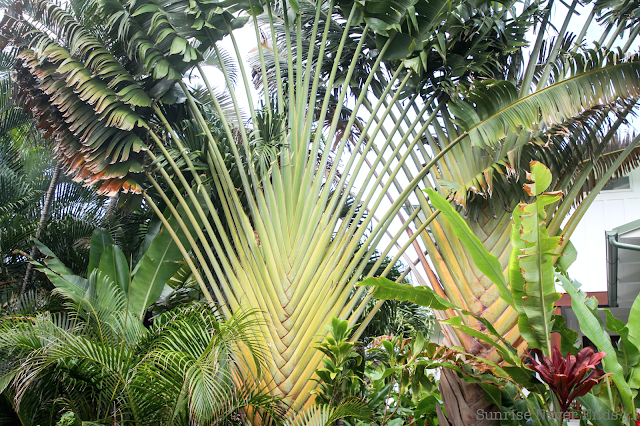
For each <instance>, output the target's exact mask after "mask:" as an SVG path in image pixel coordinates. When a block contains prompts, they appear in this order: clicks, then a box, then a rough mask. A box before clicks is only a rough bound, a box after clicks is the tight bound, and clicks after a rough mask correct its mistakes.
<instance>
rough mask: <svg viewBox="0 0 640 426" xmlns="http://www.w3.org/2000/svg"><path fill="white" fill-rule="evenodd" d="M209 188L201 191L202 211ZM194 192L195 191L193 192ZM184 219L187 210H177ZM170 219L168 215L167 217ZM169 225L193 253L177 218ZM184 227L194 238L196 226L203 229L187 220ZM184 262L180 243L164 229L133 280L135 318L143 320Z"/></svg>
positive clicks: (131, 294) (131, 305)
mask: <svg viewBox="0 0 640 426" xmlns="http://www.w3.org/2000/svg"><path fill="white" fill-rule="evenodd" d="M206 191H207V189H204V188H203V189H201V192H200V193H199V195H198V200H199V201H200V206H201V208H202V209H203V210H204V211H206V205H205V202H204V198H203V196H202V193H204V192H206ZM194 192H196V191H195V190H194ZM188 209H189V210H190V211H195V208H194V207H193V205H192V204H189V205H188ZM177 212H178V215H179V216H180V217H181V218H183V219H184V218H186V216H187V215H186V214H185V210H184V208H183V207H182V206H180V207H179V208H178V209H177ZM167 216H168V215H167ZM168 222H169V225H170V226H171V228H172V229H173V230H174V232H175V234H176V237H177V239H178V241H179V242H180V244H182V246H183V247H184V248H185V250H186V251H190V250H191V243H190V242H189V240H188V239H187V237H186V235H185V232H184V231H183V229H182V228H181V227H180V226H179V224H178V223H179V222H178V219H177V218H176V217H175V216H171V217H169V219H168ZM185 225H186V227H187V229H188V231H189V233H190V234H191V235H195V232H194V230H195V227H196V226H198V227H201V226H202V224H201V223H194V222H192V221H188V220H187V221H185ZM183 259H184V256H183V255H182V253H181V251H180V249H179V247H178V244H177V243H176V241H175V240H174V239H173V238H172V236H171V234H169V232H168V231H167V229H166V228H164V227H163V228H162V229H161V230H160V232H158V234H157V235H156V236H155V238H154V239H153V241H152V242H151V244H150V245H149V249H148V250H147V251H146V252H145V254H144V256H143V257H142V259H140V262H139V263H138V265H136V270H135V273H134V275H133V280H132V281H131V285H130V287H129V310H130V312H132V313H133V314H134V315H135V316H137V317H139V318H141V319H142V318H143V317H144V314H145V311H146V310H147V308H148V307H149V306H151V304H152V303H153V302H155V301H156V300H157V299H158V297H160V295H161V294H162V290H163V289H164V285H165V283H166V282H167V281H168V280H169V279H170V278H171V277H173V275H174V274H175V273H176V272H177V271H178V270H179V269H180V267H181V266H182V264H181V263H180V261H181V260H183Z"/></svg>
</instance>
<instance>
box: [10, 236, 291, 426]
mask: <svg viewBox="0 0 640 426" xmlns="http://www.w3.org/2000/svg"><path fill="white" fill-rule="evenodd" d="M108 240H109V238H108V234H106V233H104V231H97V232H96V233H95V234H94V237H93V238H92V250H91V256H90V258H91V259H98V260H99V263H98V264H97V265H95V266H94V268H93V270H91V272H90V274H89V278H88V279H84V278H82V277H79V276H77V275H73V274H72V273H70V271H68V270H67V269H66V268H65V267H64V265H62V263H61V262H60V261H59V260H58V259H57V258H53V257H52V258H50V259H48V260H45V264H47V266H48V267H49V268H51V269H48V270H47V275H48V276H49V277H51V278H52V279H53V280H52V281H53V283H54V285H55V286H56V288H55V290H54V292H53V296H61V297H62V300H64V309H63V310H58V311H51V310H46V308H47V306H46V305H45V306H40V307H36V308H39V309H34V308H33V307H31V311H30V308H29V306H24V305H22V306H19V309H17V310H14V311H13V312H8V313H7V314H8V315H5V317H4V318H3V319H2V322H1V323H0V355H1V356H2V360H3V363H2V364H3V371H2V379H1V382H0V386H1V388H0V389H1V390H2V391H4V392H6V395H7V396H9V398H10V402H11V404H12V405H13V409H14V410H15V413H16V414H17V416H18V417H19V419H20V422H21V423H22V424H24V425H36V424H38V423H45V422H46V423H48V422H49V421H50V420H52V419H54V418H55V417H56V415H57V413H58V412H65V411H68V412H72V413H74V416H75V418H77V419H79V420H82V421H86V422H105V421H107V422H119V423H123V422H126V423H133V424H139V425H150V424H194V423H197V424H213V423H219V422H227V423H229V422H231V423H232V422H233V421H238V419H240V418H242V416H247V415H253V416H260V418H262V419H263V421H264V422H265V423H268V421H269V419H272V420H275V421H281V420H282V418H283V414H284V411H283V409H282V406H281V405H280V403H279V400H278V399H277V398H274V397H271V396H268V395H264V394H263V393H261V392H260V390H259V389H258V383H259V382H258V381H254V380H253V377H251V376H247V375H246V371H247V367H246V359H247V357H248V358H250V359H251V360H252V362H251V365H252V366H254V367H257V368H258V370H257V371H255V377H257V378H258V379H256V380H259V377H260V376H261V374H260V372H261V371H262V370H264V369H265V367H266V365H267V364H266V350H265V348H264V347H263V346H261V345H262V344H261V342H260V341H259V340H258V339H256V335H255V332H254V329H255V327H256V322H257V321H258V320H257V319H256V318H255V315H254V314H253V313H252V312H237V313H236V314H234V315H233V316H232V317H231V318H229V319H227V320H224V319H222V318H221V315H220V313H219V312H218V311H216V310H214V309H211V308H210V307H208V306H206V305H198V304H196V305H192V306H189V307H182V308H178V309H175V310H172V311H169V312H166V313H164V314H162V315H159V316H158V317H156V318H155V320H154V321H153V325H152V326H151V327H149V328H146V327H145V326H144V325H143V321H142V320H143V318H141V317H140V312H144V311H145V310H146V306H148V305H150V304H151V302H150V301H149V300H148V299H147V300H143V299H141V298H140V297H139V295H137V293H139V292H138V291H136V289H135V287H136V286H137V285H136V284H135V283H136V281H137V280H136V278H137V277H139V276H138V275H137V274H141V275H140V276H142V275H144V274H146V273H149V271H147V272H145V270H148V269H150V268H151V267H150V266H149V265H150V264H151V263H152V262H153V264H154V266H155V268H153V270H154V271H153V273H155V274H156V275H158V276H160V275H163V273H165V274H166V272H165V271H166V269H167V266H166V263H167V262H168V260H166V259H154V260H153V261H151V260H150V259H151V256H152V255H153V253H154V251H155V250H157V247H158V246H159V245H162V246H166V245H167V243H168V242H167V241H166V240H165V239H163V235H162V234H160V235H158V236H156V238H154V241H153V242H152V244H151V246H150V247H149V249H148V251H147V253H146V254H145V257H144V258H143V260H142V261H141V262H140V264H139V265H138V267H137V271H138V272H137V273H136V274H134V276H133V278H132V279H130V277H129V274H130V268H129V265H128V264H127V262H126V259H125V258H124V256H123V255H122V252H121V251H120V249H119V248H118V247H117V246H116V245H114V244H113V242H109V241H108ZM41 250H42V252H43V253H44V254H49V255H51V254H52V253H51V252H50V251H49V250H48V249H47V248H46V247H44V246H41ZM162 284H163V285H164V282H163V283H162ZM140 304H142V305H140ZM141 306H142V307H141ZM58 309H59V308H58ZM150 389H152V390H153V392H149V390H150Z"/></svg>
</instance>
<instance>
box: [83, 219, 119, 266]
mask: <svg viewBox="0 0 640 426" xmlns="http://www.w3.org/2000/svg"><path fill="white" fill-rule="evenodd" d="M112 244H113V238H111V235H109V232H108V231H107V230H106V229H103V228H96V230H95V231H93V235H91V243H90V249H89V270H88V271H87V276H89V275H91V273H92V272H93V270H94V269H96V268H97V267H98V266H99V265H100V259H101V258H102V253H103V252H104V250H105V249H106V248H107V247H108V246H110V245H112Z"/></svg>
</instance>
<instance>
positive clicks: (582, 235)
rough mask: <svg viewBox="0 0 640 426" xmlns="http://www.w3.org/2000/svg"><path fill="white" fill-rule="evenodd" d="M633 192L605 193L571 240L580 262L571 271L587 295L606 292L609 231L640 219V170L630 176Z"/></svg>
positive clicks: (583, 219)
mask: <svg viewBox="0 0 640 426" xmlns="http://www.w3.org/2000/svg"><path fill="white" fill-rule="evenodd" d="M630 182H631V189H626V190H616V191H602V192H601V193H600V194H599V195H598V197H597V198H596V200H595V201H594V202H593V204H591V207H589V209H588V210H587V212H586V214H585V215H584V217H583V218H582V221H581V222H580V224H579V225H578V227H577V228H576V230H575V232H574V233H573V235H572V236H571V242H572V243H573V245H574V246H575V247H576V249H577V250H578V258H577V259H576V261H575V262H574V264H573V265H571V267H570V268H569V274H570V275H571V277H572V278H573V279H575V280H577V281H579V282H580V283H582V289H583V290H584V291H606V290H607V277H606V244H605V231H611V230H612V229H613V228H615V227H618V226H621V225H624V224H626V223H629V222H631V221H634V220H637V219H640V170H639V169H636V170H634V171H632V172H631V173H630Z"/></svg>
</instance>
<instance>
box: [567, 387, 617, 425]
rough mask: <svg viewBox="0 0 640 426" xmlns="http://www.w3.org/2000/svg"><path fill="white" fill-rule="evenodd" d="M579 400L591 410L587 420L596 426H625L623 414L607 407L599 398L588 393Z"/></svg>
mask: <svg viewBox="0 0 640 426" xmlns="http://www.w3.org/2000/svg"><path fill="white" fill-rule="evenodd" d="M577 399H578V402H579V403H580V404H582V406H583V407H584V408H586V409H587V410H589V411H588V412H587V414H586V415H585V419H587V420H589V421H590V422H591V423H592V424H594V425H595V426H623V424H622V413H620V412H618V411H615V410H613V409H611V408H610V407H607V405H606V404H605V403H604V402H602V401H601V400H600V399H598V397H596V396H594V395H592V394H590V393H588V394H586V395H585V396H581V397H579V398H577Z"/></svg>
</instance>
